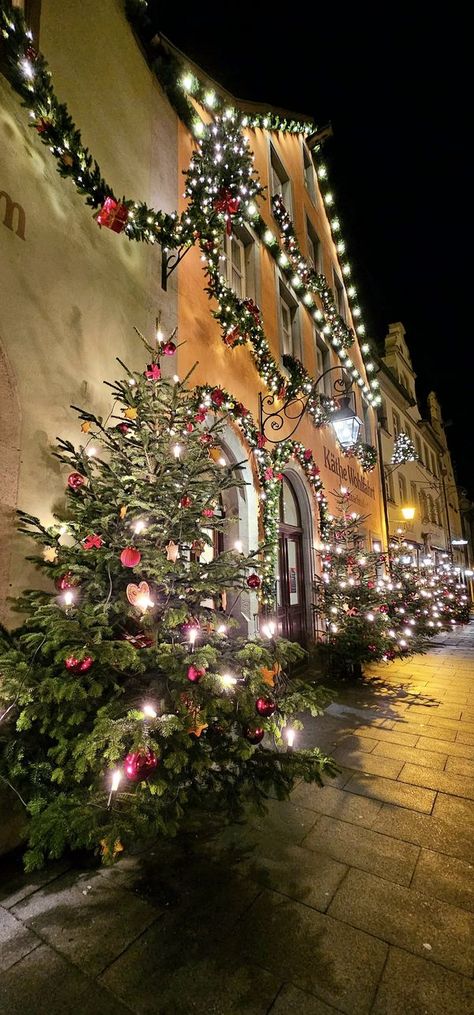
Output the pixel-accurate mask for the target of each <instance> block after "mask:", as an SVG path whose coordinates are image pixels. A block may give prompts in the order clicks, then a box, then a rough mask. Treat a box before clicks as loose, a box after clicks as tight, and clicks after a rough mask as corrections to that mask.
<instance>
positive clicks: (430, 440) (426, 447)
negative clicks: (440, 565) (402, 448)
mask: <svg viewBox="0 0 474 1015" xmlns="http://www.w3.org/2000/svg"><path fill="white" fill-rule="evenodd" d="M379 366H380V373H379V375H378V376H379V381H380V393H381V396H382V402H381V405H380V407H379V423H380V435H381V448H382V457H383V467H384V477H385V492H386V503H387V516H388V527H389V532H390V535H391V536H403V538H405V539H406V540H407V541H408V542H409V543H410V544H411V545H412V546H413V549H414V552H416V554H417V557H418V559H419V560H420V559H422V558H423V557H426V556H430V555H431V556H432V557H433V558H434V559H438V558H442V557H443V555H446V554H449V555H451V553H453V559H454V561H455V562H461V556H462V555H461V554H460V552H459V548H456V546H454V547H453V546H452V540H453V539H454V540H456V538H462V531H461V516H460V512H459V503H458V496H457V490H456V484H455V480H454V473H453V467H452V463H451V456H450V453H449V448H448V443H447V440H446V434H445V430H444V426H443V420H442V415H441V408H440V405H439V402H438V399H437V397H436V395H435V393H434V392H431V394H430V395H429V396H428V413H429V416H428V418H427V419H426V418H424V417H423V415H422V412H421V410H420V406H419V404H418V400H417V395H416V388H415V380H416V374H415V371H414V370H413V366H412V362H411V357H410V350H409V348H408V345H407V342H406V338H405V328H404V326H403V324H401V323H400V322H398V323H395V324H390V325H389V331H388V335H387V336H386V338H385V343H384V353H383V354H382V357H381V359H380V362H379ZM400 434H405V435H406V436H407V437H408V438H409V440H410V441H411V444H412V446H413V448H414V451H415V454H416V460H412V461H404V462H402V463H401V464H394V463H393V462H392V457H393V453H394V447H395V446H396V443H397V438H399V435H400ZM402 440H403V438H402ZM398 443H399V442H398ZM410 507H412V508H414V509H415V514H414V517H413V519H408V520H407V519H406V518H405V517H404V515H403V512H404V509H406V508H410ZM461 549H462V548H461Z"/></svg>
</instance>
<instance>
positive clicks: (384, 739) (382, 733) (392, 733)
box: [357, 724, 418, 747]
mask: <svg viewBox="0 0 474 1015" xmlns="http://www.w3.org/2000/svg"><path fill="white" fill-rule="evenodd" d="M359 733H360V734H361V736H363V737H365V738H370V739H372V740H378V741H379V742H381V743H387V744H388V743H390V744H404V745H405V747H414V746H415V744H416V741H417V740H418V734H414V733H411V734H410V733H404V732H402V731H401V730H400V731H399V728H398V726H396V725H395V724H394V729H393V730H385V729H380V727H378V726H376V727H372V726H361V727H360V728H359V729H358V730H357V735H359Z"/></svg>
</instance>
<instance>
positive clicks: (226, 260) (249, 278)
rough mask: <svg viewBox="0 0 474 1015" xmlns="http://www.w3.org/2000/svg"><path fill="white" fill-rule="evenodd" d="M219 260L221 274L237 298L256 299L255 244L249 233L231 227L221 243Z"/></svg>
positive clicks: (238, 227) (237, 227) (240, 228)
mask: <svg viewBox="0 0 474 1015" xmlns="http://www.w3.org/2000/svg"><path fill="white" fill-rule="evenodd" d="M221 259H222V260H221V265H222V266H221V272H222V274H223V276H224V278H225V280H226V282H227V284H228V285H229V286H231V287H232V289H233V290H234V292H235V293H236V294H237V296H239V297H240V298H241V299H242V298H243V297H244V296H247V297H251V298H252V299H256V298H257V294H256V285H255V281H256V269H255V243H254V241H253V238H252V235H251V233H250V231H249V230H247V229H245V228H244V227H242V226H237V225H236V226H233V228H232V233H231V235H230V236H227V235H225V236H224V239H223V241H222V247H221Z"/></svg>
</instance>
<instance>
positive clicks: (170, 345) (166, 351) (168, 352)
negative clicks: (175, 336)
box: [161, 342, 176, 356]
mask: <svg viewBox="0 0 474 1015" xmlns="http://www.w3.org/2000/svg"><path fill="white" fill-rule="evenodd" d="M161 352H162V353H163V356H174V354H175V352H176V346H175V344H174V342H165V344H164V346H163V347H162V349H161Z"/></svg>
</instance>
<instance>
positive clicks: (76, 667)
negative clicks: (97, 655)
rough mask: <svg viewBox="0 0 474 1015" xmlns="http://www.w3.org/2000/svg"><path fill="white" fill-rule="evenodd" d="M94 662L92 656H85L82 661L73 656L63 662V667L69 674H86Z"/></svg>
mask: <svg viewBox="0 0 474 1015" xmlns="http://www.w3.org/2000/svg"><path fill="white" fill-rule="evenodd" d="M93 664H94V660H93V658H92V656H85V657H84V659H76V657H75V656H68V657H67V659H65V660H64V665H65V667H66V669H67V670H69V672H70V673H87V672H88V670H90V668H91V666H93Z"/></svg>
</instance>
